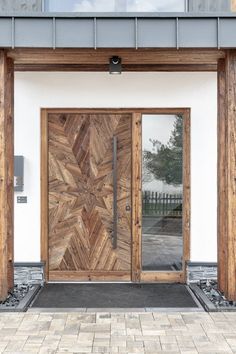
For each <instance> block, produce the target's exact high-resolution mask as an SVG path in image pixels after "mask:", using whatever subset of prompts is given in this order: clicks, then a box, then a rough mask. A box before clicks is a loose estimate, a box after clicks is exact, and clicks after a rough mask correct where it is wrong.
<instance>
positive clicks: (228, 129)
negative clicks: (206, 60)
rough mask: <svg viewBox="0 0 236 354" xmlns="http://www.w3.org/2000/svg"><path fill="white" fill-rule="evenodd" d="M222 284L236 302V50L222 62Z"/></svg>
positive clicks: (219, 72)
mask: <svg viewBox="0 0 236 354" xmlns="http://www.w3.org/2000/svg"><path fill="white" fill-rule="evenodd" d="M218 284H219V289H220V290H221V291H222V292H223V293H224V294H225V296H226V298H227V299H228V300H234V301H236V50H228V51H227V52H226V58H225V60H220V61H219V65H218Z"/></svg>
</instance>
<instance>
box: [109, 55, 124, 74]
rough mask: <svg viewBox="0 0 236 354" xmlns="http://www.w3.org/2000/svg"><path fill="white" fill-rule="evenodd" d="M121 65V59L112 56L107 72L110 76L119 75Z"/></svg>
mask: <svg viewBox="0 0 236 354" xmlns="http://www.w3.org/2000/svg"><path fill="white" fill-rule="evenodd" d="M121 71H122V65H121V58H120V57H118V56H116V55H114V56H113V57H111V58H110V59H109V72H110V74H121Z"/></svg>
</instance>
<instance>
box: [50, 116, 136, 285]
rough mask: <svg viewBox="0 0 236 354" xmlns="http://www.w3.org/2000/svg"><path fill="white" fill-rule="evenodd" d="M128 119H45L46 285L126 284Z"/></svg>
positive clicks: (128, 259)
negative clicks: (49, 282)
mask: <svg viewBox="0 0 236 354" xmlns="http://www.w3.org/2000/svg"><path fill="white" fill-rule="evenodd" d="M131 117H132V115H131V114H130V113H120V114H118V113H117V114H116V113H114V114H109V113H93V114H91V113H78V112H69V111H68V113H67V112H63V113H62V112H61V113H53V112H52V113H50V112H48V113H47V167H48V168H47V176H48V178H47V180H48V191H47V195H48V210H47V214H48V219H47V223H48V276H49V277H48V278H49V280H62V281H68V280H78V281H80V280H130V279H131Z"/></svg>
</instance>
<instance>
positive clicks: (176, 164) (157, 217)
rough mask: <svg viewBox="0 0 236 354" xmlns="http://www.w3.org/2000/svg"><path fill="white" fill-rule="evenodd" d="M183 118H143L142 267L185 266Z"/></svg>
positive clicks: (172, 267)
mask: <svg viewBox="0 0 236 354" xmlns="http://www.w3.org/2000/svg"><path fill="white" fill-rule="evenodd" d="M182 170H183V118H182V117H181V116H176V115H143V117H142V265H143V270H152V271H155V270H156V271H161V270H167V271H171V270H172V271H176V270H179V269H181V268H182V254H183V238H182V200H183V184H182Z"/></svg>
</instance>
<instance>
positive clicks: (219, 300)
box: [198, 279, 236, 310]
mask: <svg viewBox="0 0 236 354" xmlns="http://www.w3.org/2000/svg"><path fill="white" fill-rule="evenodd" d="M198 286H199V288H200V289H201V290H202V291H203V292H204V294H205V295H206V296H207V297H208V299H209V300H210V301H211V302H212V303H213V304H214V305H215V306H216V307H217V308H219V309H220V308H222V307H228V308H231V309H234V308H235V310H236V301H228V300H226V298H225V297H224V294H223V293H221V292H220V291H219V290H218V289H217V282H216V281H215V280H211V279H204V280H200V281H199V282H198Z"/></svg>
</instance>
